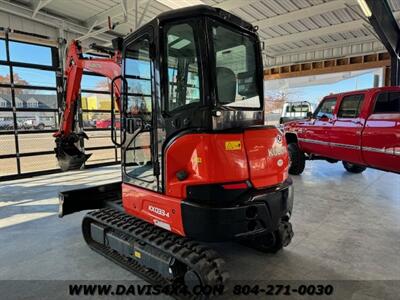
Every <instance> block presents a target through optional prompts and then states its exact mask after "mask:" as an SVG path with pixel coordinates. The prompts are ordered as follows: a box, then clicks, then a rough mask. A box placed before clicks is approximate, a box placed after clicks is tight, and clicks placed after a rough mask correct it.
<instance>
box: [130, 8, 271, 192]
mask: <svg viewBox="0 0 400 300" xmlns="http://www.w3.org/2000/svg"><path fill="white" fill-rule="evenodd" d="M122 55H123V68H122V73H123V77H124V78H125V79H126V84H127V85H128V86H127V88H126V89H125V90H127V93H126V94H124V95H123V97H122V101H123V102H124V103H125V105H123V106H124V107H126V112H125V114H124V118H125V122H123V124H124V128H123V129H122V130H123V131H125V134H126V141H125V143H124V145H123V146H122V163H123V170H124V171H123V176H124V181H125V182H127V183H132V184H134V185H138V186H141V187H144V188H147V189H150V190H154V191H159V192H163V191H164V187H163V164H162V157H163V151H164V149H165V148H166V147H167V146H168V143H171V142H172V141H173V140H174V139H176V138H177V137H179V136H182V135H183V134H186V133H189V132H193V131H196V132H201V131H203V132H210V131H216V132H219V131H221V132H223V131H227V130H228V131H229V130H239V129H243V128H247V127H252V126H258V125H263V124H264V114H263V64H262V58H261V47H260V42H259V39H258V36H257V33H256V29H255V28H254V27H253V26H252V25H251V24H249V23H247V22H244V21H242V20H240V19H239V18H237V17H235V16H233V15H231V14H228V13H226V12H224V11H222V10H219V9H215V8H210V7H205V6H199V7H198V9H197V10H194V9H192V8H189V9H181V10H177V11H173V12H166V13H164V14H161V15H159V16H158V17H157V18H155V19H154V20H153V21H151V22H149V23H148V24H146V25H144V26H142V27H141V28H140V29H139V30H137V31H135V32H134V33H132V34H131V35H130V36H128V37H127V38H126V39H125V40H124V42H123V45H122ZM135 124H137V125H136V126H135Z"/></svg>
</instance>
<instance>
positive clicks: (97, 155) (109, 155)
mask: <svg viewBox="0 0 400 300" xmlns="http://www.w3.org/2000/svg"><path fill="white" fill-rule="evenodd" d="M88 152H90V153H92V155H91V156H90V158H89V159H88V161H87V162H86V163H85V164H86V165H95V164H101V163H106V162H112V161H115V149H104V150H92V151H88Z"/></svg>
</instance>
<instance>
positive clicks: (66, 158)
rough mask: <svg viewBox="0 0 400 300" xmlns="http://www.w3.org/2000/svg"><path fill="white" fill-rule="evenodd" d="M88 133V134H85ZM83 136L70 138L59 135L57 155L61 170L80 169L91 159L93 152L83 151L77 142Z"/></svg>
mask: <svg viewBox="0 0 400 300" xmlns="http://www.w3.org/2000/svg"><path fill="white" fill-rule="evenodd" d="M85 135H86V134H85ZM79 138H81V137H77V136H75V137H72V138H71V137H69V138H68V139H66V138H62V137H58V138H57V139H56V145H57V146H56V148H54V150H55V152H56V157H57V160H58V165H59V166H60V168H61V170H63V171H69V170H77V169H80V168H81V167H82V166H83V165H84V163H85V162H86V161H87V160H88V159H89V157H90V156H91V155H92V154H85V153H84V152H82V151H81V150H80V149H78V147H77V146H76V145H75V143H76V142H77V141H78V140H79Z"/></svg>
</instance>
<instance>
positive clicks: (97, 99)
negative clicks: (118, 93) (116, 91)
mask: <svg viewBox="0 0 400 300" xmlns="http://www.w3.org/2000/svg"><path fill="white" fill-rule="evenodd" d="M81 101H82V109H87V110H95V109H98V110H108V111H111V96H110V94H96V93H82V94H81Z"/></svg>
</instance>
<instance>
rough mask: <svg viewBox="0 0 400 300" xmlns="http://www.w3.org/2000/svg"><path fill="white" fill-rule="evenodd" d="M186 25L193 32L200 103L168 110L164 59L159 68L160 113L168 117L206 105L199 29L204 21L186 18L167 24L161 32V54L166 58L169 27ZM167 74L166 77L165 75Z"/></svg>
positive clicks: (167, 76)
mask: <svg viewBox="0 0 400 300" xmlns="http://www.w3.org/2000/svg"><path fill="white" fill-rule="evenodd" d="M182 24H186V25H189V26H190V27H191V28H192V30H193V38H194V42H195V48H196V53H197V61H198V62H197V63H198V69H199V73H198V75H199V90H200V91H199V92H200V101H198V102H193V103H189V104H186V105H182V106H179V107H177V108H175V109H173V110H170V108H169V97H168V95H169V71H168V69H169V68H168V67H169V66H168V59H164V60H163V62H162V65H161V68H162V69H163V76H162V79H161V82H162V85H163V87H162V89H163V94H164V96H165V97H164V98H165V101H164V102H163V103H162V111H163V112H165V113H167V114H168V115H175V114H179V113H180V112H182V111H184V110H187V109H195V108H196V107H202V106H205V105H206V104H207V103H206V101H205V99H204V94H205V93H204V89H205V88H206V85H205V82H204V74H203V70H204V67H203V59H202V54H203V49H202V48H203V47H206V45H203V46H201V43H200V40H201V32H200V30H199V28H200V27H201V26H200V25H204V19H203V18H201V19H199V18H195V19H192V18H187V19H180V20H178V21H175V22H171V23H168V25H166V26H164V28H163V30H162V32H161V40H162V43H161V44H162V49H161V51H162V53H163V56H164V57H167V53H168V49H167V47H168V31H169V29H170V28H171V27H173V26H177V25H182ZM165 74H167V75H165Z"/></svg>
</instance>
